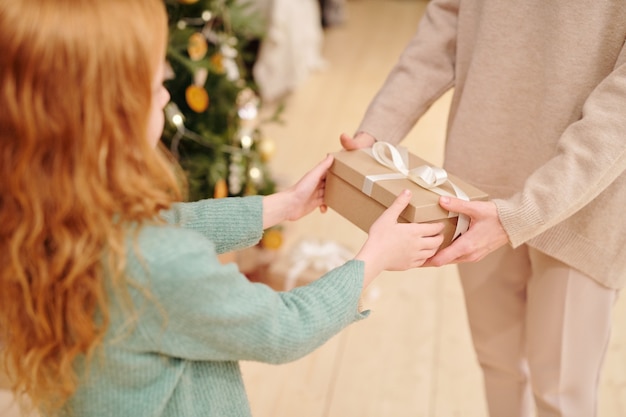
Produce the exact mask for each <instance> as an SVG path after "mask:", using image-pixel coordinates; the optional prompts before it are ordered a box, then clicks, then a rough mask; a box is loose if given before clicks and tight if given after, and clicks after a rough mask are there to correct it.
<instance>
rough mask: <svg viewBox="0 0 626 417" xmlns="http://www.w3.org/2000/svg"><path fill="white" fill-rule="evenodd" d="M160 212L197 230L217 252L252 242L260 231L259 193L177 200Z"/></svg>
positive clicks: (260, 207) (181, 224)
mask: <svg viewBox="0 0 626 417" xmlns="http://www.w3.org/2000/svg"><path fill="white" fill-rule="evenodd" d="M161 216H162V217H163V218H164V219H165V221H167V222H168V223H169V224H174V225H177V226H181V227H184V228H186V229H191V230H195V231H197V232H199V233H201V234H202V235H204V236H205V237H206V238H207V239H209V240H210V241H212V242H213V243H214V244H215V248H216V251H217V253H224V252H228V251H231V250H236V249H242V248H245V247H249V246H252V245H254V244H256V243H257V242H258V241H259V240H260V239H261V236H262V235H263V200H262V196H250V197H243V198H241V197H231V198H220V199H207V200H200V201H195V202H191V203H177V204H174V205H173V206H172V208H171V209H170V210H168V211H164V212H163V213H161ZM242 219H246V220H245V221H242Z"/></svg>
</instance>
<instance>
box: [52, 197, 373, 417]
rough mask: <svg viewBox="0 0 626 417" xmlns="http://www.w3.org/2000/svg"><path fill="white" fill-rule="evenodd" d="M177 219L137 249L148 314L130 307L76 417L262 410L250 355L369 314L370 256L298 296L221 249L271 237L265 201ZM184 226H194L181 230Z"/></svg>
mask: <svg viewBox="0 0 626 417" xmlns="http://www.w3.org/2000/svg"><path fill="white" fill-rule="evenodd" d="M164 217H165V218H166V220H167V221H168V223H170V225H167V226H146V227H144V228H143V229H142V230H141V232H140V234H139V236H138V246H137V247H138V249H139V253H140V254H141V258H142V259H140V258H138V257H137V256H136V254H135V252H134V250H133V249H132V244H131V245H129V248H130V249H129V251H128V254H129V265H128V268H127V272H128V275H129V276H130V277H131V278H132V279H133V280H134V281H135V283H136V284H138V285H139V286H142V287H145V288H146V289H147V290H148V291H149V294H150V295H149V296H146V291H141V290H137V289H136V288H134V287H133V286H130V287H129V288H130V292H131V296H132V300H133V303H134V306H135V310H136V315H137V320H136V321H135V324H134V326H128V325H127V324H128V323H127V322H128V317H125V315H124V314H123V312H122V309H121V308H120V306H119V304H118V303H116V302H113V303H112V305H111V313H112V323H111V326H110V331H109V334H108V336H107V338H106V341H105V344H104V348H103V350H102V352H101V353H102V354H101V355H97V356H96V358H95V359H94V361H93V362H92V364H91V367H90V368H89V373H88V375H87V376H85V377H84V378H83V379H82V380H81V384H80V388H79V390H78V391H77V392H76V394H75V396H74V397H73V398H72V399H71V400H70V402H69V403H68V404H67V407H66V410H65V411H64V413H65V414H67V415H69V410H71V411H73V415H74V416H76V417H91V416H111V417H142V416H146V417H147V416H151V417H156V416H177V417H179V416H180V417H194V416H215V417H229V416H250V409H249V405H248V400H247V397H246V394H245V389H244V385H243V381H242V377H241V373H240V370H239V365H238V362H237V361H239V360H252V361H260V362H268V363H283V362H289V361H292V360H295V359H297V358H300V357H302V356H304V355H306V354H307V353H309V352H311V351H313V350H314V349H315V348H317V347H318V346H320V345H321V344H323V343H324V342H325V341H326V340H328V339H329V338H330V337H331V336H333V335H334V334H336V333H337V332H338V331H340V330H341V329H343V328H344V327H346V326H347V325H349V324H350V323H352V322H354V321H357V320H359V319H361V318H363V317H364V314H363V313H359V312H358V301H359V297H360V294H361V289H362V285H363V282H362V281H363V263H362V262H360V261H350V262H348V263H346V264H345V265H343V266H341V267H339V268H337V269H335V270H333V271H331V272H329V273H328V274H326V275H325V276H324V277H322V278H321V279H320V280H318V281H316V282H314V283H312V284H310V285H308V286H306V287H301V288H297V289H295V290H293V291H290V292H275V291H273V290H272V289H270V288H269V287H268V286H266V285H263V284H255V283H250V282H249V281H248V280H247V279H246V278H245V276H243V275H242V274H241V273H239V271H238V269H237V266H236V265H234V264H228V265H222V264H221V263H220V262H219V260H218V259H217V256H216V255H217V254H218V253H222V252H226V251H230V250H234V249H238V248H242V247H245V246H249V245H252V244H255V243H256V242H258V241H259V239H260V238H261V236H262V230H261V227H262V198H261V197H246V198H230V199H220V200H206V201H201V202H197V203H185V204H179V205H177V206H176V207H175V208H174V209H173V210H171V211H170V212H168V213H165V215H164ZM181 226H182V227H181Z"/></svg>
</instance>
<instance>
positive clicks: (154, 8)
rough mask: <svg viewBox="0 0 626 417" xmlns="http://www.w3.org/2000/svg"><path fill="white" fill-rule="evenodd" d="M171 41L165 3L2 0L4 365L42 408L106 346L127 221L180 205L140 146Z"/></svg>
mask: <svg viewBox="0 0 626 417" xmlns="http://www.w3.org/2000/svg"><path fill="white" fill-rule="evenodd" d="M166 43H167V16H166V12H165V7H164V4H163V2H162V0H19V1H14V0H0V50H1V51H2V53H1V54H0V109H2V111H0V351H1V352H0V355H1V358H2V362H0V368H5V371H6V372H8V373H9V375H10V378H11V381H12V383H13V389H14V391H15V392H16V393H18V394H22V393H25V394H27V395H28V396H29V397H30V399H31V400H32V403H33V404H34V406H35V407H36V408H38V409H39V410H41V411H44V412H47V413H54V411H55V410H57V409H58V408H59V407H60V406H62V405H63V404H64V403H65V402H66V400H67V399H68V398H69V397H70V396H71V395H72V393H73V392H74V391H75V390H76V386H77V383H78V380H79V378H80V375H77V372H76V369H75V361H76V360H77V359H78V358H79V357H83V356H85V357H87V358H89V357H91V355H92V353H93V352H94V350H95V348H97V347H98V346H99V344H100V343H101V342H102V340H103V336H104V334H105V332H106V330H107V326H108V321H109V320H108V318H109V315H108V307H107V303H108V299H107V294H106V291H105V284H107V283H106V282H105V279H112V280H113V281H114V282H113V284H114V287H116V288H121V287H122V285H121V284H122V283H123V282H125V281H124V277H123V275H122V271H123V269H124V266H125V255H124V253H125V243H124V241H125V233H126V230H127V226H128V225H129V224H141V223H142V222H146V221H153V220H154V219H156V218H157V217H158V213H159V211H160V210H163V209H166V208H168V207H170V206H171V204H172V203H173V202H174V201H176V200H179V199H180V198H181V191H180V185H179V184H178V176H177V175H176V171H175V170H174V169H173V168H172V165H171V161H170V160H169V159H168V157H167V156H166V155H165V153H164V152H160V151H158V150H157V151H155V150H154V149H153V148H152V147H151V146H150V144H149V143H148V141H147V139H146V135H147V133H146V131H147V124H148V112H149V109H150V103H151V100H152V90H153V87H152V85H153V83H154V81H155V80H154V79H153V78H154V74H155V71H156V68H157V67H158V65H159V64H160V62H162V60H163V59H164V57H165V47H166ZM105 269H106V270H107V271H108V273H107V274H106V275H105V274H104V273H103V271H104V270H105ZM109 272H110V273H109Z"/></svg>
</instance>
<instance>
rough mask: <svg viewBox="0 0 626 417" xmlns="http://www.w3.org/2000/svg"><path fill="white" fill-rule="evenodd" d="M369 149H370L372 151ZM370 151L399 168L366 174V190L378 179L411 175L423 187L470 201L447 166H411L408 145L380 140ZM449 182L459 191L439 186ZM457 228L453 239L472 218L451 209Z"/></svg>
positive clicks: (467, 226) (380, 161)
mask: <svg viewBox="0 0 626 417" xmlns="http://www.w3.org/2000/svg"><path fill="white" fill-rule="evenodd" d="M364 151H366V152H367V150H366V149H364ZM368 153H369V152H368ZM370 155H371V156H372V157H373V158H374V159H376V161H378V163H379V164H381V165H384V166H386V167H387V168H390V169H391V170H393V171H395V172H394V173H393V174H380V175H368V176H366V177H365V182H364V183H363V188H362V191H363V192H364V193H365V194H367V195H371V194H372V188H373V186H374V183H375V182H376V181H384V180H395V179H400V178H407V179H409V180H411V181H413V182H414V183H416V184H417V185H419V186H420V187H422V188H425V189H427V190H430V191H432V192H434V193H437V194H439V195H445V196H451V197H456V198H460V199H462V200H466V201H469V197H468V196H467V194H465V192H464V191H463V190H461V189H460V188H459V187H457V186H456V185H455V184H454V183H453V182H452V181H450V180H449V179H448V173H447V172H446V170H445V169H443V168H437V167H431V166H428V165H421V166H418V167H417V168H413V169H409V153H408V151H407V150H406V148H396V147H395V146H393V145H391V144H390V143H387V142H376V143H374V146H372V148H371V153H370ZM446 182H448V183H449V184H450V185H451V186H452V189H453V190H454V192H455V195H453V194H451V193H449V192H447V191H446V190H444V189H442V188H439V186H440V185H442V184H445V183H446ZM457 216H458V220H457V223H456V229H455V231H454V236H453V237H452V240H454V239H456V238H457V237H459V236H460V235H461V234H463V233H465V232H466V231H467V229H468V228H469V218H468V217H467V216H466V215H464V214H461V213H453V212H449V213H448V217H457Z"/></svg>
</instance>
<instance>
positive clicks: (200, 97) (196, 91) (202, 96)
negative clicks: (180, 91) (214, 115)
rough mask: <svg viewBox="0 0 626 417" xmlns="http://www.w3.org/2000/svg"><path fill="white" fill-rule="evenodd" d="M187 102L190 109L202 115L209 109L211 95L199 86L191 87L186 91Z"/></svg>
mask: <svg viewBox="0 0 626 417" xmlns="http://www.w3.org/2000/svg"><path fill="white" fill-rule="evenodd" d="M185 100H186V101H187V105H188V106H189V108H190V109H191V110H193V111H195V112H196V113H202V112H203V111H205V110H206V109H207V108H208V107H209V93H207V91H206V90H205V89H204V88H203V87H200V86H198V85H190V86H189V87H187V89H186V90H185Z"/></svg>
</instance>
